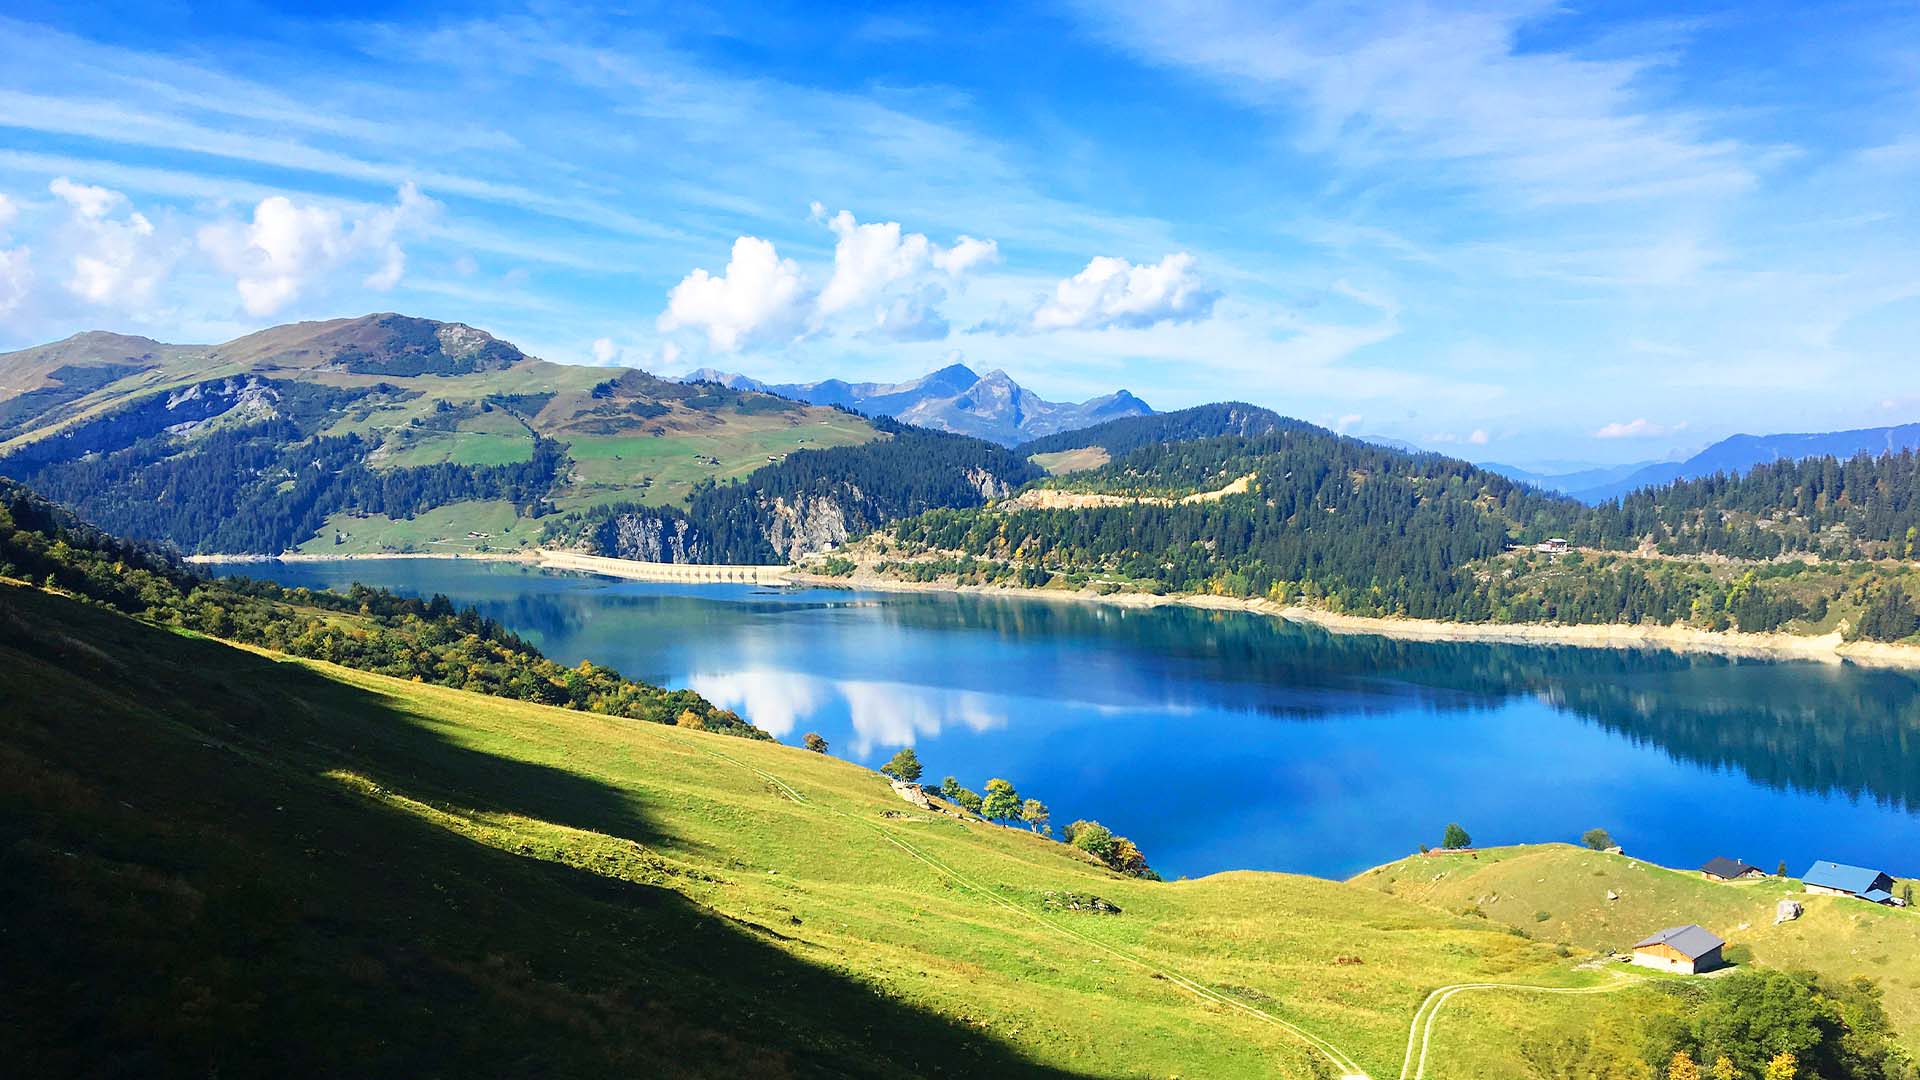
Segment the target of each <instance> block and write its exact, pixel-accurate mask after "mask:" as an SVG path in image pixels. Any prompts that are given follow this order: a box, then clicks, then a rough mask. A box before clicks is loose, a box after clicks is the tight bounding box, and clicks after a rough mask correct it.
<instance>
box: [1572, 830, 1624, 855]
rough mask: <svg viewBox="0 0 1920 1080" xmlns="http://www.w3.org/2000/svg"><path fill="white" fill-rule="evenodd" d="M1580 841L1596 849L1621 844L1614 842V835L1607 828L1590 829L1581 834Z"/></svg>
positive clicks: (1604, 848)
mask: <svg viewBox="0 0 1920 1080" xmlns="http://www.w3.org/2000/svg"><path fill="white" fill-rule="evenodd" d="M1580 842H1581V843H1583V844H1585V845H1587V846H1588V847H1590V848H1592V849H1593V850H1595V851H1605V850H1607V849H1608V848H1610V847H1617V846H1619V845H1617V844H1615V843H1614V842H1613V836H1612V835H1611V834H1610V833H1608V832H1607V830H1605V829H1588V830H1587V831H1586V832H1583V833H1581V834H1580Z"/></svg>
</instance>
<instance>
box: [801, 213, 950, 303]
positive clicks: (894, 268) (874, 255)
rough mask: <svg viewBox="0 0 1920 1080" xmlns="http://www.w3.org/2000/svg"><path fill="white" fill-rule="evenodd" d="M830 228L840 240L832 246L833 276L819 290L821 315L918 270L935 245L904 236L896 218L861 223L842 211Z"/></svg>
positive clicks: (912, 235)
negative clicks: (825, 285) (824, 286)
mask: <svg viewBox="0 0 1920 1080" xmlns="http://www.w3.org/2000/svg"><path fill="white" fill-rule="evenodd" d="M815 205H816V206H817V205H818V204H817V203H816V204H815ZM827 227H828V228H830V229H832V230H833V232H834V235H835V236H838V237H839V238H840V240H839V242H838V243H836V244H835V245H834V246H833V278H832V279H831V280H829V281H828V282H827V287H826V288H824V289H822V290H820V313H821V314H822V315H831V314H833V313H834V312H836V311H841V310H843V309H845V308H848V307H851V306H853V305H854V304H857V303H860V302H861V301H863V300H866V299H869V298H870V297H873V296H875V295H877V294H878V293H879V292H880V291H881V290H883V289H885V288H886V287H887V286H889V285H892V284H893V283H894V282H897V281H901V280H903V279H905V278H909V277H912V276H913V275H914V274H917V273H919V272H920V271H921V270H923V269H925V268H926V267H927V265H928V264H929V263H930V262H931V261H932V258H933V244H932V243H931V242H929V241H928V240H927V238H926V236H925V235H924V234H921V233H906V234H904V235H903V234H902V233H901V231H900V223H899V222H897V221H870V222H868V223H867V224H865V225H861V224H859V223H858V222H856V221H854V219H853V215H852V214H851V213H848V212H847V211H845V210H842V211H840V212H839V213H837V214H835V215H833V217H832V218H831V219H830V220H829V221H828V222H827Z"/></svg>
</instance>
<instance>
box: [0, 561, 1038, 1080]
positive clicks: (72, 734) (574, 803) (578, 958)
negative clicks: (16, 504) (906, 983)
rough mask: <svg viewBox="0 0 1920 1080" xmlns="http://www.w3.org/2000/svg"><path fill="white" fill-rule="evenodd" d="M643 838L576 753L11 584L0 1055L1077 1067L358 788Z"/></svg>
mask: <svg viewBox="0 0 1920 1080" xmlns="http://www.w3.org/2000/svg"><path fill="white" fill-rule="evenodd" d="M330 770H350V771H354V772H356V773H359V774H362V775H365V776H368V777H369V778H372V779H374V780H376V782H378V783H380V784H381V785H383V786H390V787H392V788H394V789H397V790H399V791H401V792H403V793H405V794H406V795H408V796H410V797H413V798H418V799H424V800H434V799H440V798H444V799H446V800H447V801H448V802H452V803H456V804H458V805H460V806H464V807H471V808H474V809H482V810H491V811H500V812H509V813H515V814H521V815H525V816H528V817H533V818H540V819H543V820H547V821H551V822H556V823H560V824H566V825H571V826H574V827H576V828H581V829H591V830H595V831H599V832H604V833H608V834H610V835H615V836H622V837H626V838H629V839H632V840H636V841H638V842H640V843H643V844H645V843H647V842H649V840H650V839H651V838H652V836H653V834H654V832H653V830H652V829H651V828H650V827H649V824H648V822H647V821H645V820H644V818H643V816H642V815H641V814H640V813H639V812H638V810H637V808H636V807H635V806H634V804H633V803H632V801H631V800H629V799H628V798H627V797H626V796H625V795H624V794H623V793H622V792H620V791H619V790H617V789H614V788H611V787H607V786H605V785H601V784H599V783H597V782H595V781H593V780H591V779H589V778H585V777H581V776H579V775H577V774H573V773H569V772H565V771H563V770H558V769H552V768H547V767H545V766H540V765H536V764H529V763H525V762H519V761H512V760H507V759H503V758H499V757H496V756H493V755H488V754H484V753H479V752H476V751H474V750H472V749H469V748H465V747H461V746H457V745H454V744H452V743H449V742H448V741H446V740H445V739H444V738H442V737H441V736H440V735H439V734H438V733H436V732H435V731H433V730H432V729H431V728H430V727H427V726H424V725H422V724H421V723H420V722H419V720H418V719H417V718H416V717H413V716H411V715H409V714H407V713H405V712H403V711H399V710H397V709H395V708H394V707H393V704H392V703H391V702H390V701H388V700H386V699H383V698H382V697H381V696H380V695H378V694H374V693H369V692H365V691H360V690H357V689H355V688H353V687H350V686H346V685H343V684H341V683H337V682H334V681H332V680H329V679H326V678H323V677H321V676H319V675H317V674H315V673H313V672H311V671H309V670H307V669H305V668H303V667H300V666H299V665H294V664H285V663H278V662H275V661H272V660H269V659H265V658H262V657H259V656H255V655H253V654H250V653H245V652H243V651H240V650H236V649H232V648H230V647H228V646H225V645H221V644H218V643H214V642H208V641H200V640H193V639H189V638H185V637H181V636H179V635H174V634H169V633H166V632H163V631H159V630H156V629H153V628H150V627H146V626H143V625H140V624H137V623H134V622H131V621H129V620H126V619H122V618H119V617H117V616H114V615H111V614H108V613H105V612H102V611H99V610H96V609H89V608H85V607H82V606H81V605H79V604H77V603H74V602H72V601H67V600H63V599H60V598H57V597H51V596H48V595H45V594H41V593H37V592H31V591H27V590H22V589H19V588H15V587H9V586H3V585H0V970H4V971H5V972H6V973H7V983H8V989H7V996H8V1000H7V1005H6V1007H5V1008H4V1009H0V1054H4V1055H5V1060H7V1061H8V1062H9V1070H10V1071H12V1072H13V1074H14V1075H61V1076H115V1075H138V1076H213V1075H219V1076H224V1077H232V1076H253V1075H274V1076H287V1075H354V1076H376V1075H377V1076H407V1077H435V1076H446V1077H454V1076H508V1075H510V1076H584V1075H595V1076H600V1075H625V1076H689V1077H692V1076H732V1077H740V1076H754V1077H758V1076H771V1077H779V1076H823V1077H824V1076H873V1077H881V1076H887V1077H896V1076H900V1075H921V1076H980V1075H994V1076H1070V1075H1073V1074H1070V1073H1065V1072H1061V1071H1058V1070H1054V1069H1050V1068H1046V1067H1042V1066H1038V1065H1035V1064H1033V1063H1032V1062H1030V1061H1028V1060H1026V1059H1024V1058H1023V1057H1022V1056H1021V1055H1020V1054H1019V1053H1017V1052H1016V1051H1014V1050H1013V1049H1011V1048H1009V1047H1007V1046H1006V1045H1004V1044H1002V1043H1000V1042H998V1041H996V1040H994V1039H992V1038H990V1037H987V1036H984V1035H981V1034H980V1033H978V1032H976V1031H973V1030H970V1029H968V1028H966V1027H964V1026H962V1025H960V1024H957V1023H955V1022H953V1021H950V1020H947V1019H945V1018H942V1017H939V1016H935V1015H932V1014H929V1013H926V1012H924V1011H921V1010H918V1009H915V1008H913V1007H912V1006H909V1005H907V1004H904V1003H901V1002H899V1001H896V1000H893V999H890V998H888V997H886V996H884V995H881V994H879V993H877V992H875V991H874V990H872V989H871V988H869V987H866V986H864V985H862V984H860V983H858V982H856V981H854V980H851V979H848V978H846V977H844V976H840V975H836V974H834V973H832V972H830V971H828V970H826V969H824V968H823V967H820V966H817V965H814V964H811V963H808V962H806V961H804V960H801V959H796V958H795V957H793V956H791V955H789V954H787V953H786V952H783V951H781V950H780V949H777V948H774V947H772V946H770V945H768V944H766V943H765V942H764V941H763V940H761V939H760V937H759V936H757V932H756V931H754V930H751V929H745V928H742V927H740V926H739V925H736V924H735V923H734V922H732V921H730V920H727V919H724V918H721V917H719V916H716V915H715V914H713V913H711V912H709V911H706V910H705V909H702V908H700V907H698V906H696V905H694V904H693V903H691V902H690V901H688V900H687V899H685V898H684V897H682V896H681V895H680V894H678V893H676V892H673V891H671V890H667V889H660V888H653V887H649V886H645V885H637V884H632V883H629V882H625V881H620V880H617V879H613V878H609V877H604V876H601V875H598V874H593V873H588V872H584V871H580V870H575V869H571V868H569V867H566V866H562V865H559V864H556V863H551V862H543V861H539V860H534V859H529V858H524V857H521V856H518V855H514V854H511V853H508V852H505V851H500V850H497V849H494V848H491V847H487V846H484V845H482V844H479V843H475V842H472V841H469V840H467V839H464V838H462V837H461V836H459V835H458V834H456V833H454V832H451V831H449V830H447V829H444V828H440V827H437V826H434V825H432V824H430V823H428V822H426V821H423V820H422V819H421V818H419V817H417V816H415V815H414V814H411V813H407V812H404V811H401V810H398V809H394V808H391V807H389V806H387V805H385V804H383V803H381V802H379V801H377V800H373V799H368V798H366V797H365V796H363V795H359V794H355V793H351V792H348V791H347V790H345V789H344V788H342V787H341V786H340V785H339V784H338V783H337V782H335V781H333V780H329V779H327V778H326V777H325V776H324V775H323V774H324V773H326V772H328V771H330Z"/></svg>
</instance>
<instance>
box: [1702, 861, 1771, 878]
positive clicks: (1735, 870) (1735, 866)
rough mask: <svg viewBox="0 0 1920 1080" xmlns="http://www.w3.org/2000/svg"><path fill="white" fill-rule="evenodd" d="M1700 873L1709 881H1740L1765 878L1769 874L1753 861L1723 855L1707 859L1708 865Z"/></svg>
mask: <svg viewBox="0 0 1920 1080" xmlns="http://www.w3.org/2000/svg"><path fill="white" fill-rule="evenodd" d="M1700 875H1701V876H1702V877H1704V878H1706V879H1707V880H1709V881H1739V880H1742V879H1745V878H1763V877H1766V876H1767V872H1766V871H1765V870H1762V869H1760V868H1759V867H1757V866H1755V865H1753V864H1752V863H1744V862H1741V861H1740V860H1739V859H1729V858H1727V857H1726V856H1724V855H1721V856H1717V857H1715V858H1712V859H1709V860H1707V865H1705V866H1703V867H1701V868H1700Z"/></svg>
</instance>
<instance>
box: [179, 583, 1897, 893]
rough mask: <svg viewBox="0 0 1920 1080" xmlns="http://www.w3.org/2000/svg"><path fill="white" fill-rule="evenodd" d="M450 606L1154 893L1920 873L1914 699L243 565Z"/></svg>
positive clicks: (1348, 649) (1669, 666)
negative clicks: (817, 741) (1597, 852)
mask: <svg viewBox="0 0 1920 1080" xmlns="http://www.w3.org/2000/svg"><path fill="white" fill-rule="evenodd" d="M216 572H217V573H222V574H227V573H237V574H245V575H248V576H253V577H266V578H272V579H274V580H277V581H280V582H282V583H284V584H287V585H305V586H308V587H312V588H344V587H345V586H346V585H348V584H350V583H352V582H354V581H361V582H365V583H366V584H369V585H374V586H381V587H385V588H389V589H393V590H394V591H396V592H402V593H407V594H411V595H419V596H430V595H432V594H435V593H441V594H444V595H446V596H447V597H449V598H450V599H452V600H453V601H454V602H455V603H456V604H459V605H473V606H474V607H477V608H478V609H479V610H480V612H481V613H482V614H484V615H487V616H489V617H491V618H493V619H496V620H498V621H499V622H501V623H503V624H504V625H506V626H507V627H509V628H510V629H512V630H514V631H515V632H517V633H519V634H520V635H521V636H523V637H525V638H527V639H528V640H529V641H532V642H533V643H534V644H536V645H538V646H539V648H540V649H541V650H542V651H544V652H545V653H546V654H547V655H548V656H550V657H552V658H554V659H555V660H558V661H560V662H562V663H566V664H570V665H571V664H577V663H579V662H580V661H582V660H591V661H593V663H595V664H596V665H605V666H609V667H613V668H616V669H618V670H619V671H620V672H621V673H622V674H625V675H627V676H629V677H632V678H637V679H644V680H647V681H649V682H655V683H659V684H662V685H665V686H669V687H675V688H679V687H690V688H692V689H694V690H697V691H699V692H700V693H701V694H704V695H705V696H706V697H707V698H708V699H709V700H711V701H713V702H714V703H715V704H716V705H720V706H723V707H726V708H731V709H733V710H735V711H737V712H739V713H740V714H741V715H743V716H745V717H746V718H747V719H749V720H751V721H752V722H754V723H755V724H758V725H759V726H760V727H762V728H764V729H766V730H767V731H768V732H769V733H771V734H772V735H774V736H775V737H776V738H778V739H780V740H781V741H783V742H787V743H793V744H797V743H798V742H799V741H800V737H801V736H802V735H803V734H804V733H806V732H809V731H816V732H819V733H820V734H821V735H823V736H825V737H826V739H827V740H828V742H829V744H830V746H831V750H830V752H831V753H833V754H834V755H836V756H840V757H844V758H847V759H849V760H852V761H857V762H860V763H862V764H865V765H869V766H876V767H877V766H878V765H880V764H881V763H883V762H884V761H886V760H887V758H889V757H891V756H892V755H893V753H894V752H895V751H896V750H898V749H899V748H900V747H902V746H908V745H911V746H913V747H915V749H916V752H917V753H918V754H919V756H920V759H921V761H922V762H923V763H924V765H925V767H926V775H925V776H923V777H922V782H923V783H934V784H937V783H939V782H940V780H941V778H942V777H944V776H947V775H949V774H951V775H953V776H956V777H958V778H959V780H960V782H961V783H962V784H964V785H965V786H967V787H969V788H972V789H973V790H975V791H979V790H981V789H982V788H983V787H984V786H985V784H986V781H987V779H988V778H989V777H1004V778H1006V779H1008V780H1010V781H1012V782H1013V784H1014V785H1015V787H1016V788H1018V789H1019V791H1020V793H1021V795H1022V796H1024V797H1031V798H1038V799H1040V800H1042V801H1044V802H1045V803H1047V804H1048V806H1049V807H1050V808H1051V810H1052V819H1053V824H1054V827H1055V828H1056V829H1058V828H1059V827H1060V826H1062V825H1065V824H1066V823H1067V822H1069V821H1071V820H1073V819H1075V818H1091V819H1097V820H1099V821H1101V822H1102V823H1104V824H1106V825H1107V826H1109V827H1110V828H1112V829H1113V830H1114V831H1115V832H1117V833H1120V834H1123V835H1126V836H1128V837H1130V838H1131V839H1133V840H1134V842H1135V843H1137V844H1138V845H1139V846H1140V848H1141V850H1143V851H1144V852H1145V853H1146V855H1147V858H1148V860H1149V861H1150V862H1151V863H1152V864H1153V866H1154V867H1155V869H1157V870H1159V871H1160V872H1161V873H1162V874H1163V875H1165V876H1166V877H1169V878H1172V877H1176V876H1181V875H1185V876H1194V877H1197V876H1200V875H1203V874H1209V873H1214V872H1217V871H1220V870H1227V869H1259V870H1284V871H1291V872H1296V873H1308V874H1317V875H1321V876H1326V877H1346V876H1348V875H1351V874H1354V873H1357V872H1358V871H1360V870H1364V869H1366V868H1367V867H1369V866H1373V865H1376V864H1379V863H1382V862H1386V861H1389V860H1391V859H1395V858H1398V857H1400V856H1402V855H1405V854H1407V853H1409V852H1411V851H1413V850H1414V849H1415V848H1416V847H1417V846H1418V845H1419V844H1421V843H1427V844H1433V845H1437V844H1438V843H1439V840H1440V835H1441V831H1442V830H1443V829H1444V828H1445V827H1446V825H1447V824H1448V823H1449V822H1459V823H1460V824H1461V825H1463V826H1465V827H1466V829H1467V830H1468V831H1469V832H1470V833H1471V834H1472V836H1473V839H1474V841H1475V842H1476V843H1478V844H1483V845H1492V844H1507V843H1530V842H1539V841H1552V840H1563V841H1577V839H1578V837H1579V836H1580V834H1581V833H1582V832H1584V831H1585V830H1587V829H1590V828H1594V827H1596V826H1597V827H1601V828H1605V829H1607V830H1608V831H1609V832H1610V833H1612V835H1613V837H1614V839H1615V840H1616V841H1617V842H1619V843H1620V844H1622V845H1624V846H1625V848H1626V850H1627V853H1628V854H1629V855H1637V856H1640V857H1643V858H1646V859H1649V860H1651V861H1653V862H1657V863H1661V864H1664V865H1669V866H1677V867H1693V866H1698V865H1700V864H1701V863H1703V862H1705V861H1706V860H1707V859H1709V858H1712V857H1713V856H1715V855H1726V856H1729V857H1733V858H1738V859H1742V860H1745V861H1747V862H1750V863H1754V864H1756V865H1759V866H1762V867H1764V868H1766V869H1768V870H1769V871H1771V870H1773V869H1774V868H1775V866H1776V864H1778V863H1779V862H1780V861H1781V860H1785V861H1786V863H1787V865H1788V868H1789V870H1790V871H1791V872H1792V873H1794V874H1798V873H1800V872H1801V871H1803V870H1805V869H1806V867H1807V865H1808V864H1809V863H1811V862H1813V861H1814V860H1815V859H1833V860H1836V861H1839V862H1846V863H1856V864H1860V865H1868V866H1881V867H1884V868H1885V869H1887V870H1889V871H1891V872H1893V873H1895V874H1897V875H1898V874H1906V875H1911V874H1914V873H1915V872H1917V871H1920V679H1917V678H1916V674H1917V673H1914V672H1907V671H1892V670H1883V669H1876V668H1870V667H1863V666H1858V665H1853V664H1823V663H1818V662H1813V661H1766V660H1753V659H1742V658H1729V657H1723V656H1716V655H1711V654H1705V653H1676V652H1666V651H1658V650H1626V649H1592V648H1575V647H1552V646H1528V645H1498V644H1483V643H1435V642H1403V641H1395V640H1391V639H1387V638H1381V637H1375V636H1370V635H1339V634H1331V633H1328V632H1326V631H1324V630H1320V629H1318V628H1314V627H1307V626H1300V625H1296V624H1292V623H1289V622H1286V621H1284V620H1280V619H1274V618H1269V617H1265V616H1261V615H1254V614H1248V613H1242V612H1220V611H1203V610H1199V609H1193V608H1181V607H1162V608H1150V609H1139V608H1124V607H1118V606H1111V605H1102V604H1092V603H1075V602H1064V601H1062V602H1056V601H1048V600H1035V599H1024V598H1012V597H1006V598H1002V597H990V596H980V595H975V594H947V593H888V592H859V591H850V590H842V589H824V588H807V589H784V590H767V589H757V588H755V587H753V586H747V585H660V584H651V583H640V582H625V581H613V580H608V579H603V578H597V577H590V576H586V575H579V574H567V573H553V572H545V571H539V570H534V569H531V568H528V567H524V566H520V565H516V564H511V563H481V562H460V561H452V560H427V559H418V560H361V561H353V562H335V563H250V564H228V565H224V566H219V567H216Z"/></svg>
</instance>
